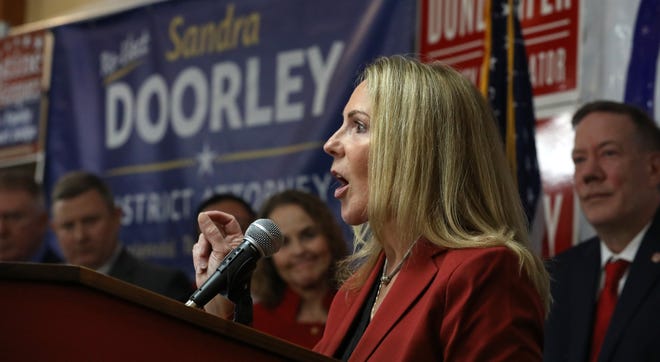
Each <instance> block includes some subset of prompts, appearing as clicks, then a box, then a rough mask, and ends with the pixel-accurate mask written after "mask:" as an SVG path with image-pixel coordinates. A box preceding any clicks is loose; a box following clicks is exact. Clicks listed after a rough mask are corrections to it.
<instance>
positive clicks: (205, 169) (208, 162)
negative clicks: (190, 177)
mask: <svg viewBox="0 0 660 362" xmlns="http://www.w3.org/2000/svg"><path fill="white" fill-rule="evenodd" d="M214 158H215V154H214V153H213V151H212V150H211V148H210V147H209V145H208V144H206V143H205V144H204V149H203V150H202V152H200V153H198V154H197V162H198V163H199V168H198V169H197V173H198V174H212V173H213V159H214Z"/></svg>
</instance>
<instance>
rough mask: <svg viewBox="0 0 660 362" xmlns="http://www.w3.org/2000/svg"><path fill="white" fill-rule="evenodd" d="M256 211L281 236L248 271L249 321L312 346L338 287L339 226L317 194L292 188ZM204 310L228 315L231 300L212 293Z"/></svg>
mask: <svg viewBox="0 0 660 362" xmlns="http://www.w3.org/2000/svg"><path fill="white" fill-rule="evenodd" d="M208 210H211V209H209V208H205V209H203V210H202V211H208ZM259 217H261V218H268V219H271V220H273V222H274V223H275V224H276V225H277V226H278V227H279V228H280V231H281V232H282V235H283V239H284V240H283V243H282V247H281V248H280V250H279V251H278V252H276V253H275V254H273V255H272V256H271V257H269V258H262V259H260V260H259V262H258V264H257V268H256V270H255V271H254V274H253V276H252V282H251V284H252V285H251V287H252V297H253V299H254V302H255V303H254V308H253V327H254V328H256V329H258V330H260V331H262V332H266V333H268V334H271V335H274V336H277V337H280V338H282V339H285V340H287V341H289V342H292V343H296V344H299V345H301V346H304V347H307V348H312V347H314V345H315V344H316V342H318V340H319V339H320V338H321V336H322V335H323V329H324V326H325V321H326V319H327V317H328V309H329V308H330V303H331V302H332V298H333V297H334V295H335V293H336V291H337V283H336V280H335V279H334V276H335V270H336V269H335V266H336V264H337V262H338V261H339V260H340V259H342V258H344V257H345V256H346V253H347V248H346V242H345V241H344V239H343V234H342V230H341V228H340V226H339V224H338V223H337V221H336V219H335V217H334V215H333V214H332V212H331V211H330V209H328V207H327V206H326V204H325V203H324V202H323V201H321V199H319V198H318V197H317V196H315V195H313V194H310V193H306V192H302V191H296V190H288V191H284V192H281V193H278V194H275V195H273V196H271V197H270V198H269V199H268V200H266V202H265V203H264V204H263V205H262V208H261V211H260V213H259ZM207 310H209V311H214V312H215V314H218V315H220V316H223V317H225V318H231V314H232V313H233V304H232V303H231V302H230V301H228V300H227V299H225V298H223V297H216V298H215V299H214V300H213V301H212V302H211V303H209V305H207Z"/></svg>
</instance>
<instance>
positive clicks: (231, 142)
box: [45, 0, 415, 275]
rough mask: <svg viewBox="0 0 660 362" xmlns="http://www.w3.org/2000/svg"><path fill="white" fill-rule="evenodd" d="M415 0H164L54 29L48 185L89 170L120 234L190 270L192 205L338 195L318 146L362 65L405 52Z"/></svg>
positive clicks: (144, 253) (136, 248) (132, 245)
mask: <svg viewBox="0 0 660 362" xmlns="http://www.w3.org/2000/svg"><path fill="white" fill-rule="evenodd" d="M414 22H415V1H413V0H409V1H366V0H361V1H355V0H337V1H332V2H328V1H322V2H317V1H304V0H280V1H265V0H263V1H257V0H252V1H246V0H243V1H240V2H239V1H236V2H230V1H216V0H197V1H190V0H189V1H170V2H164V3H158V4H154V5H150V6H147V7H144V8H139V9H136V10H132V11H129V12H124V13H121V14H117V15H113V16H110V17H106V18H101V19H96V20H93V21H86V22H80V23H75V24H70V25H65V26H61V27H58V28H55V29H53V31H54V35H55V49H54V57H53V59H54V61H53V77H52V83H51V99H50V109H49V129H48V136H47V148H46V149H47V162H46V174H45V183H46V186H47V189H50V188H51V187H52V185H53V184H54V183H55V182H56V180H57V179H58V178H59V177H60V176H62V175H63V174H64V173H66V172H68V171H71V170H77V169H84V170H89V171H93V172H97V173H98V174H100V175H101V176H102V177H104V179H106V180H107V182H108V184H109V185H110V187H111V188H112V190H113V192H114V193H115V195H116V201H117V203H118V205H120V206H121V207H122V209H123V214H124V216H123V220H122V223H123V230H122V234H121V238H122V241H123V242H124V244H126V245H127V246H128V247H129V249H131V250H132V251H133V252H135V253H136V254H137V255H138V256H141V257H144V258H149V259H152V260H154V261H157V262H160V263H164V264H170V265H173V266H176V267H179V268H181V269H184V270H186V271H187V272H189V273H190V274H191V275H192V272H193V270H192V261H191V256H190V253H191V249H192V244H193V243H194V242H195V241H196V239H197V234H196V231H195V226H196V223H195V219H196V215H194V211H195V209H196V207H197V205H198V204H199V203H200V202H201V201H202V200H203V199H204V198H205V197H207V196H208V195H209V194H211V193H224V192H231V193H234V194H236V195H238V196H241V197H243V198H245V199H246V200H247V201H249V202H250V203H251V204H252V205H253V206H254V207H255V208H257V207H258V206H259V205H260V204H261V203H262V202H263V201H264V199H265V198H267V197H268V196H269V195H271V194H273V193H275V192H277V191H280V190H283V189H288V188H296V189H303V190H307V191H310V192H313V193H316V194H319V195H320V196H321V197H322V198H323V199H325V200H327V201H328V203H329V204H330V205H331V207H332V208H333V209H334V210H335V211H337V215H339V213H338V203H337V202H336V201H335V200H334V199H333V198H332V190H331V189H332V184H333V179H332V177H331V175H330V173H329V168H330V163H331V158H330V157H329V156H327V155H325V154H324V153H323V151H322V145H323V143H324V142H325V140H326V139H327V138H328V137H329V136H330V135H331V134H332V133H333V132H334V131H335V130H336V128H337V127H339V125H340V122H341V111H342V109H343V107H344V104H345V102H346V101H347V99H348V97H349V96H350V92H351V91H352V88H353V86H354V85H355V84H354V80H355V76H356V75H357V74H358V73H359V71H360V69H361V67H363V66H364V65H365V64H366V63H368V62H370V61H371V60H373V59H374V58H375V57H376V56H378V55H385V54H394V53H411V52H412V50H413V46H414V37H415V34H414V29H415V25H414Z"/></svg>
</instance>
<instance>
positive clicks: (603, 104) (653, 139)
mask: <svg viewBox="0 0 660 362" xmlns="http://www.w3.org/2000/svg"><path fill="white" fill-rule="evenodd" d="M593 112H609V113H616V114H621V115H625V116H628V117H629V118H630V120H632V121H633V123H634V124H635V128H636V130H637V135H638V137H639V139H640V141H641V142H642V144H643V145H644V146H646V147H649V148H650V149H651V150H653V151H660V129H658V125H657V124H656V123H655V121H654V120H653V118H651V117H650V116H649V115H648V113H646V112H645V111H644V110H642V109H641V108H639V107H636V106H634V105H631V104H626V103H621V102H615V101H609V100H596V101H593V102H589V103H586V104H584V105H583V106H582V107H580V108H579V109H578V110H577V111H576V112H575V114H574V115H573V119H572V120H571V123H572V124H573V127H577V125H578V124H579V123H580V122H581V121H582V119H584V117H586V116H587V115H588V114H590V113H593Z"/></svg>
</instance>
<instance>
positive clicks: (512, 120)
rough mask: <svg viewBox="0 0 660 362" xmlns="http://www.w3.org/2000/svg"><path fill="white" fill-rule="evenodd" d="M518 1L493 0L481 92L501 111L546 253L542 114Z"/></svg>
mask: <svg viewBox="0 0 660 362" xmlns="http://www.w3.org/2000/svg"><path fill="white" fill-rule="evenodd" d="M514 3H515V1H514V0H490V1H487V6H486V12H487V16H486V31H485V37H486V39H485V53H486V54H485V56H484V64H483V68H482V73H481V74H482V77H481V91H482V92H483V94H484V96H486V97H487V98H488V100H489V101H490V104H491V106H492V107H493V110H494V112H495V117H496V119H497V122H498V126H499V128H500V132H501V135H502V139H503V140H504V143H505V147H506V154H507V159H508V161H509V164H510V166H511V169H512V171H513V173H514V176H515V178H516V181H517V183H518V191H519V193H520V198H521V200H522V204H523V207H524V209H525V213H526V214H527V219H528V221H529V223H530V227H531V230H530V231H531V240H532V246H533V248H534V250H535V252H537V253H538V254H539V255H540V253H541V242H542V237H543V211H542V210H543V209H542V208H541V207H540V205H541V176H540V172H539V167H538V160H537V157H536V143H535V137H534V132H535V123H536V119H535V117H534V104H533V94H532V86H531V83H530V80H529V72H528V71H527V56H526V53H525V42H524V40H523V37H522V32H521V30H520V23H519V21H518V19H517V17H516V11H515V9H516V7H515V4H514Z"/></svg>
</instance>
